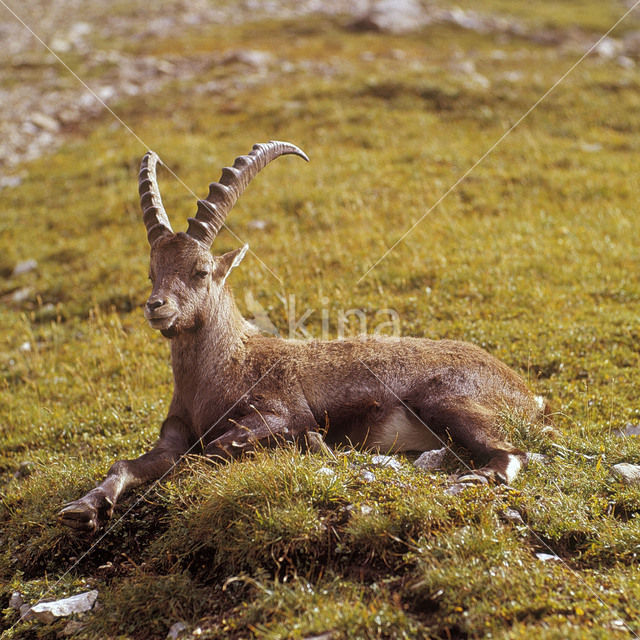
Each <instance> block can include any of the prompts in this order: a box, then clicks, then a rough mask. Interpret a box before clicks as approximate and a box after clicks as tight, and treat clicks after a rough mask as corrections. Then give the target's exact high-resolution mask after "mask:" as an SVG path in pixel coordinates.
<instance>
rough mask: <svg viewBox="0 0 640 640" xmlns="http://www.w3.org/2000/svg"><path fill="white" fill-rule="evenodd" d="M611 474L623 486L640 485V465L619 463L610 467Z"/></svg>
mask: <svg viewBox="0 0 640 640" xmlns="http://www.w3.org/2000/svg"><path fill="white" fill-rule="evenodd" d="M611 471H612V472H613V474H614V475H615V476H616V477H617V478H618V479H620V480H622V482H624V484H638V483H640V465H637V464H629V463H628V462H621V463H619V464H614V465H613V467H611Z"/></svg>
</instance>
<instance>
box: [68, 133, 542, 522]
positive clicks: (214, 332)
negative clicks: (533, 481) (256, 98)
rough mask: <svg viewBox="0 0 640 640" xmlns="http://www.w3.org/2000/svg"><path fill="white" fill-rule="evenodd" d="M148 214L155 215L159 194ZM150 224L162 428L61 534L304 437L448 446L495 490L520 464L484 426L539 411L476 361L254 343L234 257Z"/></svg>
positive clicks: (406, 349) (507, 372) (393, 345)
mask: <svg viewBox="0 0 640 640" xmlns="http://www.w3.org/2000/svg"><path fill="white" fill-rule="evenodd" d="M279 144H280V143H279ZM151 169H152V170H153V173H152V175H151V178H152V180H155V169H154V167H152V168H151ZM148 175H149V174H148V171H147V173H145V179H146V180H147V181H148V180H149V178H148ZM147 199H149V198H147ZM143 202H144V201H143ZM154 202H155V203H156V204H155V205H154V206H156V208H158V207H161V203H160V204H158V203H159V202H160V200H159V194H158V197H157V199H156V200H154ZM152 213H154V212H153V211H152ZM161 213H162V210H161ZM147 217H149V214H147ZM151 217H152V218H153V216H151ZM192 224H193V225H194V226H195V223H192ZM154 225H155V226H154ZM164 225H165V222H164V218H160V222H159V223H158V220H157V219H156V218H153V219H152V220H151V222H149V223H148V224H147V226H148V229H151V231H150V233H149V237H150V242H151V243H152V246H151V256H150V265H151V267H150V276H151V280H152V282H153V290H152V292H151V295H150V297H149V299H148V301H147V304H146V306H145V317H146V318H147V320H148V322H149V324H150V325H151V326H152V327H153V328H155V329H158V330H160V331H161V332H162V333H163V335H165V336H166V337H167V338H169V339H170V340H171V359H172V367H173V377H174V394H173V399H172V402H171V406H170V409H169V414H168V417H167V419H166V420H165V421H164V423H163V426H162V430H161V434H160V438H159V440H158V442H157V443H156V445H155V447H154V448H153V449H152V450H151V451H150V452H148V453H146V454H145V455H143V456H142V457H140V458H138V459H136V460H129V461H120V462H116V463H115V464H114V465H113V466H112V468H111V469H110V470H109V473H108V475H107V477H106V479H105V480H104V481H103V482H102V483H101V484H100V485H98V487H96V488H95V489H93V490H92V491H91V492H89V493H88V494H87V495H86V496H84V497H82V498H80V499H79V500H76V501H75V502H72V503H71V504H69V505H67V506H66V507H65V508H64V509H63V510H62V511H61V512H60V518H61V521H62V522H63V523H65V524H67V525H69V526H71V527H73V528H74V529H76V530H78V531H85V532H93V531H95V530H96V528H97V527H98V525H99V524H100V522H101V521H103V520H104V519H106V518H108V517H109V516H110V515H111V513H112V511H113V506H114V505H115V503H116V501H117V499H118V497H119V496H120V495H121V494H122V493H123V492H124V491H126V490H128V489H130V488H131V487H134V486H136V485H138V484H140V483H142V482H145V481H148V480H153V479H157V478H159V477H160V476H162V475H163V474H164V473H166V472H167V471H168V470H169V469H170V468H171V466H172V465H173V464H175V463H176V462H177V461H178V460H179V459H180V457H181V456H182V455H184V454H185V453H186V452H187V451H200V452H204V453H205V454H207V455H209V456H212V457H222V458H228V457H232V456H235V455H238V454H239V453H242V452H244V451H250V450H251V449H253V448H255V447H256V446H258V445H263V444H267V445H273V444H276V443H278V442H282V441H296V440H301V439H302V440H304V436H305V434H307V433H309V432H317V431H322V432H324V438H325V440H326V442H327V443H329V444H337V443H348V444H351V445H355V446H361V447H366V448H370V449H382V450H384V451H403V450H407V449H411V450H427V449H431V448H434V447H442V446H444V445H447V444H448V443H449V442H450V441H453V442H454V443H456V444H458V445H461V446H462V447H465V448H466V449H467V450H468V451H469V452H470V453H471V455H472V456H473V457H474V459H475V460H476V461H477V462H478V463H479V464H480V465H484V466H483V467H481V468H480V469H479V470H478V472H476V475H475V478H479V477H483V476H484V477H488V478H492V479H498V480H502V481H508V480H510V479H511V478H512V477H513V475H515V473H517V470H518V469H519V468H520V466H522V464H524V462H525V457H524V453H523V452H522V451H520V450H518V449H516V448H515V447H513V446H512V445H511V444H509V443H507V442H504V441H503V439H502V438H501V436H500V434H499V431H498V428H497V422H498V413H499V412H500V411H501V410H503V409H505V408H509V409H510V410H512V411H515V412H517V413H520V414H522V415H524V416H525V417H526V418H528V419H530V420H537V419H540V417H541V416H540V413H541V412H540V408H539V407H538V405H537V403H536V401H535V398H534V397H533V396H532V394H531V392H530V391H529V390H528V389H527V387H526V385H525V384H524V382H523V380H522V379H521V378H520V377H519V376H518V375H517V374H516V373H515V372H514V371H512V370H511V369H509V368H508V367H507V366H506V365H505V364H503V363H502V362H500V361H499V360H497V359H496V358H494V357H493V356H491V355H489V354H488V353H487V352H485V351H483V350H482V349H480V348H478V347H476V346H474V345H472V344H469V343H465V342H457V341H451V340H439V341H434V340H427V339H424V338H392V337H372V336H361V337H358V338H352V339H348V340H340V341H315V340H310V341H297V340H282V339H279V338H274V337H266V336H263V335H261V334H260V333H259V332H258V331H257V330H256V329H255V328H254V327H253V326H252V325H250V324H249V323H248V322H247V321H246V320H244V318H243V317H242V315H241V314H240V312H239V311H238V309H237V307H236V304H235V301H234V298H233V295H232V294H231V291H230V290H229V288H228V286H227V285H226V283H225V280H226V277H227V275H228V273H229V271H230V269H231V268H232V267H233V265H234V260H235V259H236V258H237V255H238V251H234V252H230V253H228V254H225V255H223V256H217V257H214V256H212V255H211V253H210V251H209V247H208V246H207V243H203V242H202V241H200V240H198V239H197V238H196V237H194V236H192V235H190V234H188V233H187V234H185V233H177V234H174V233H173V232H171V231H169V230H168V229H166V227H165V226H164Z"/></svg>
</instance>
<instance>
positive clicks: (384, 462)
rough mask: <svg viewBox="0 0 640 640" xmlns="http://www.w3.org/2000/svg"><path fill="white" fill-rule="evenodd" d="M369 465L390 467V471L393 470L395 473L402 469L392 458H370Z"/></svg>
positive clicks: (377, 456)
mask: <svg viewBox="0 0 640 640" xmlns="http://www.w3.org/2000/svg"><path fill="white" fill-rule="evenodd" d="M371 464H375V465H377V466H378V467H391V469H394V470H395V471H400V469H402V464H401V463H400V462H399V461H398V460H396V458H394V457H393V456H383V455H375V456H371Z"/></svg>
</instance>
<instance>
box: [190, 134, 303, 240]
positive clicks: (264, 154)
mask: <svg viewBox="0 0 640 640" xmlns="http://www.w3.org/2000/svg"><path fill="white" fill-rule="evenodd" d="M288 153H293V154H295V155H297V156H300V157H301V158H304V159H305V160H306V161H307V162H309V158H307V155H306V154H305V153H304V151H302V150H301V149H298V147H296V146H295V145H294V144H290V143H289V142H278V141H277V140H272V141H271V142H266V143H261V144H254V145H253V150H252V151H251V152H250V153H249V155H246V156H238V157H237V158H236V159H235V161H234V163H233V166H232V167H225V168H224V169H223V170H222V177H221V178H220V181H219V182H212V183H211V184H210V185H209V195H208V196H207V197H206V198H205V199H204V200H198V211H197V213H196V217H195V218H189V228H188V229H187V234H188V235H190V236H191V237H192V238H194V239H195V240H197V241H198V242H200V243H201V244H203V245H205V246H206V247H211V244H212V243H213V240H214V238H215V237H216V235H217V234H218V231H220V229H221V228H222V225H223V224H224V221H225V218H226V217H227V214H228V213H229V211H230V210H231V207H233V205H234V204H235V203H236V200H237V199H238V198H239V197H240V195H241V194H242V192H243V191H244V190H245V189H246V187H247V185H248V184H249V182H251V180H252V179H253V178H254V176H255V175H256V174H257V173H258V172H259V171H260V170H261V169H264V168H265V167H266V166H267V165H268V164H269V163H270V162H271V161H272V160H275V159H276V158H278V157H279V156H282V155H286V154H288Z"/></svg>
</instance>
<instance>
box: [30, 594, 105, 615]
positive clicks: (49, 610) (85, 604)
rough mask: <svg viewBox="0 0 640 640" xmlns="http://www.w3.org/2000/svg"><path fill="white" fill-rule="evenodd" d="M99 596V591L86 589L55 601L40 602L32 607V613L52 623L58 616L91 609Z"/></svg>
mask: <svg viewBox="0 0 640 640" xmlns="http://www.w3.org/2000/svg"><path fill="white" fill-rule="evenodd" d="M97 597H98V591H97V590H96V589H93V590H92V591H86V592H85V593H78V594H77V595H75V596H71V597H69V598H62V599H61V600H54V601H53V602H39V603H38V604H36V605H34V606H33V607H31V613H32V614H33V616H34V617H35V618H37V619H38V620H39V621H40V622H42V623H44V624H51V623H52V622H53V621H54V620H55V619H56V618H64V617H66V616H70V615H72V614H74V613H84V612H85V611H89V610H90V609H91V608H92V607H93V605H94V604H95V601H96V599H97Z"/></svg>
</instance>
